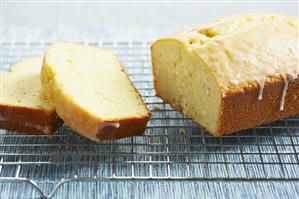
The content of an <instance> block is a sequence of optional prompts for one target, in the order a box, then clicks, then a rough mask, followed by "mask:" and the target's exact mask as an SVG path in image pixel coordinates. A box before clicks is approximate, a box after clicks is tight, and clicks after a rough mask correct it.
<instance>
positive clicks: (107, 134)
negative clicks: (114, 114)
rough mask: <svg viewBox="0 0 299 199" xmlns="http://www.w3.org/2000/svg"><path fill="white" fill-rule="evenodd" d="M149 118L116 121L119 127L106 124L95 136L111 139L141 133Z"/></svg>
mask: <svg viewBox="0 0 299 199" xmlns="http://www.w3.org/2000/svg"><path fill="white" fill-rule="evenodd" d="M149 119H150V117H144V118H131V119H126V120H121V121H118V122H119V124H120V126H119V128H114V127H109V126H107V127H105V128H104V129H103V130H102V131H101V132H99V133H98V134H97V138H98V139H99V140H112V139H119V138H124V137H128V136H133V135H141V134H143V132H144V131H145V129H146V126H147V122H148V121H149Z"/></svg>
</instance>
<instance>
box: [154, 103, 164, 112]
mask: <svg viewBox="0 0 299 199" xmlns="http://www.w3.org/2000/svg"><path fill="white" fill-rule="evenodd" d="M154 109H155V110H156V111H161V110H162V108H161V107H160V106H159V105H157V104H155V105H154Z"/></svg>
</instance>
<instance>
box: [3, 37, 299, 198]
mask: <svg viewBox="0 0 299 199" xmlns="http://www.w3.org/2000/svg"><path fill="white" fill-rule="evenodd" d="M82 43H85V44H89V45H93V46H97V47H104V48H110V49H112V50H114V52H115V53H116V54H117V56H118V57H119V59H120V60H121V61H122V62H123V64H124V65H125V68H126V70H127V72H128V74H129V75H130V78H131V79H132V81H133V83H134V84H135V86H136V87H137V89H138V90H139V92H140V93H141V94H142V96H143V99H144V101H145V102H146V103H147V105H148V107H149V108H150V110H151V111H152V118H151V120H150V122H149V124H148V128H147V129H146V131H145V133H144V135H140V136H135V137H129V138H125V139H121V140H115V141H109V142H99V143H97V142H92V141H89V140H87V139H85V138H83V137H81V136H79V135H77V134H76V133H74V132H73V131H72V130H71V129H70V128H69V127H67V126H63V127H62V128H60V129H59V130H58V132H57V133H56V134H55V135H54V136H53V138H52V139H49V138H48V137H47V136H43V135H41V136H32V135H23V134H18V133H14V132H7V131H5V130H1V131H0V182H23V183H29V184H30V185H32V187H33V188H34V189H35V190H36V191H37V192H38V193H39V194H40V196H41V197H43V198H51V197H53V196H54V194H55V193H56V191H57V190H58V189H59V187H61V185H62V184H64V183H68V182H70V181H102V180H210V181H212V180H217V181H218V180H224V181H225V180H226V181H299V155H298V153H299V117H298V116H295V117H292V118H289V119H285V120H282V121H278V122H276V123H273V124H270V125H264V126H259V127H256V128H253V129H249V130H245V131H242V132H238V133H235V134H233V135H229V136H224V137H221V138H214V137H213V136H211V135H209V134H206V133H205V132H203V131H202V129H200V128H199V127H198V126H197V125H195V124H194V123H193V122H192V120H190V119H188V118H185V117H183V116H182V115H181V114H180V113H178V112H176V111H174V110H173V109H172V108H171V107H170V106H169V105H168V104H165V103H163V101H162V100H160V99H159V98H157V97H155V92H154V89H153V83H152V74H151V63H150V51H149V45H150V43H151V42H150V41H146V40H140V41H135V40H134V41H120V40H105V41H101V40H99V41H91V42H82ZM49 44H50V43H49V42H47V41H2V42H1V71H5V70H7V69H8V67H9V65H10V64H13V63H15V62H16V61H18V60H20V59H23V58H26V57H31V56H37V55H42V54H43V53H44V51H45V49H46V47H47V46H48V45H49Z"/></svg>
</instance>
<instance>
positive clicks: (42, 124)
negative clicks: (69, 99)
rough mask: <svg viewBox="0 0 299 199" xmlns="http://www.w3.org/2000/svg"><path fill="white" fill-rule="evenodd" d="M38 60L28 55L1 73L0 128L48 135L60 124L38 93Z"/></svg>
mask: <svg viewBox="0 0 299 199" xmlns="http://www.w3.org/2000/svg"><path fill="white" fill-rule="evenodd" d="M42 60H43V58H42V57H34V58H28V59H25V60H23V61H20V62H18V63H17V64H15V65H13V66H11V67H10V69H9V71H8V72H6V73H1V97H0V128H2V129H7V130H11V131H18V132H22V133H29V134H48V135H52V134H53V133H54V132H55V130H56V129H57V128H58V127H59V126H61V125H62V120H61V119H60V118H59V117H58V116H57V114H56V113H55V109H54V107H53V106H52V105H51V104H50V103H49V102H48V101H47V100H46V98H45V97H43V96H42V95H41V84H40V70H41V66H42Z"/></svg>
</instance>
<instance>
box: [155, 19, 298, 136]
mask: <svg viewBox="0 0 299 199" xmlns="http://www.w3.org/2000/svg"><path fill="white" fill-rule="evenodd" d="M298 38H299V33H298V19H296V18H294V17H291V16H283V15H276V14H269V13H257V14H248V15H242V16H236V17H229V18H225V19H220V20H216V21H214V22H211V23H208V24H206V25H202V26H199V27H194V28H190V29H188V30H185V31H183V32H180V33H177V34H173V35H171V36H169V37H165V38H161V39H158V40H156V41H155V42H154V43H153V44H152V46H151V51H152V64H153V75H154V87H155V90H156V95H157V96H159V97H161V98H162V99H163V100H164V101H166V102H167V103H169V104H170V105H171V106H173V107H174V108H175V109H176V110H178V111H180V112H182V113H183V114H184V115H186V116H188V117H191V118H192V119H193V120H194V121H195V122H196V123H198V124H199V125H200V126H202V127H203V128H204V129H206V130H207V131H208V132H210V133H211V134H213V135H215V136H221V135H225V134H229V133H232V132H235V131H239V130H242V129H246V128H251V127H255V126H257V125H261V124H267V123H271V122H273V121H276V120H279V119H282V118H286V117H290V116H293V115H296V114H298V113H299V79H298V73H299V63H298V56H299V54H298V46H299V39H298Z"/></svg>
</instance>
